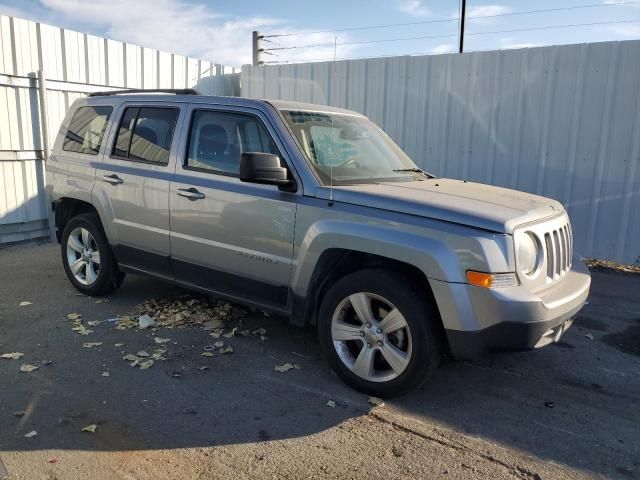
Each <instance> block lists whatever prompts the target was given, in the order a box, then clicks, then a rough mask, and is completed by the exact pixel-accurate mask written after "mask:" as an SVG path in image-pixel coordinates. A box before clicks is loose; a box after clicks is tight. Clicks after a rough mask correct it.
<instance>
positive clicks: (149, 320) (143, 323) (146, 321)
mask: <svg viewBox="0 0 640 480" xmlns="http://www.w3.org/2000/svg"><path fill="white" fill-rule="evenodd" d="M155 325H156V321H155V320H154V319H153V317H150V316H149V315H147V314H144V315H140V316H139V317H138V326H139V327H140V329H141V330H144V329H145V328H149V327H154V326H155Z"/></svg>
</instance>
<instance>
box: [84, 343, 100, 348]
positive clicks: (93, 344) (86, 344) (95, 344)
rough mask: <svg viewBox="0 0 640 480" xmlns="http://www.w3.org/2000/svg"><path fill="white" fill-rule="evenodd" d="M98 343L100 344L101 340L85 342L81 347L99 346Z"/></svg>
mask: <svg viewBox="0 0 640 480" xmlns="http://www.w3.org/2000/svg"><path fill="white" fill-rule="evenodd" d="M100 345H102V342H87V343H83V344H82V346H83V348H93V347H99V346H100Z"/></svg>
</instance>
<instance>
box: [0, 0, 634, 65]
mask: <svg viewBox="0 0 640 480" xmlns="http://www.w3.org/2000/svg"><path fill="white" fill-rule="evenodd" d="M621 3H624V4H621ZM548 9H556V11H547V12H538V13H524V12H531V11H533V10H536V11H539V10H548ZM558 9H565V10H558ZM0 14H3V15H12V16H16V17H21V18H26V19H29V20H36V21H41V22H44V23H49V24H52V25H56V26H60V27H64V28H68V29H72V30H77V31H81V32H87V33H91V34H94V35H100V36H105V37H109V38H112V39H114V40H121V41H126V42H129V43H134V44H137V45H142V46H145V47H153V48H158V49H161V50H165V51H169V52H173V53H179V54H183V55H189V56H192V57H196V58H202V59H207V60H211V61H214V62H215V63H221V64H224V65H230V66H241V65H243V64H247V63H251V32H252V31H253V30H259V31H260V33H261V34H263V35H265V36H266V38H265V40H264V41H263V43H262V46H263V47H264V48H272V49H275V48H285V49H283V50H271V51H269V52H268V53H269V54H265V55H264V60H265V61H266V62H283V63H284V62H287V63H289V62H304V61H316V60H331V59H333V58H334V50H335V57H336V58H337V59H341V58H365V57H375V56H386V55H408V54H411V55H417V54H442V53H448V52H453V51H457V48H458V38H457V35H458V29H459V20H458V18H459V1H458V0H377V1H373V0H369V1H365V0H349V1H347V0H321V1H315V2H311V1H303V0H271V1H264V0H262V1H256V0H134V1H127V0H0ZM473 17H486V18H473ZM613 22H616V23H613ZM398 24H401V25H398ZM578 24H590V25H581V26H573V27H569V26H567V25H578ZM361 27H367V28H361ZM368 27H376V28H368ZM543 27H544V28H543ZM547 27H562V28H547ZM347 29H348V30H347ZM327 30H341V31H331V32H327ZM466 33H467V35H465V51H477V50H497V49H507V48H526V47H535V46H542V45H559V44H568V43H583V42H601V41H609V40H631V39H640V0H638V1H633V0H537V1H535V2H533V1H527V0H505V1H499V0H495V1H491V0H490V1H479V0H467V22H466ZM281 34H286V35H284V36H277V37H269V35H281ZM416 37H419V38H416ZM428 37H430V38H428ZM334 46H335V47H334ZM290 47H296V48H290Z"/></svg>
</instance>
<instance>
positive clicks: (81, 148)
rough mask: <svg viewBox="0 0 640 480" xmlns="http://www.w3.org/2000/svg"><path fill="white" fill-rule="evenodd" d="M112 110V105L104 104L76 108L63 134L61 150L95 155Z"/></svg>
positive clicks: (98, 149)
mask: <svg viewBox="0 0 640 480" xmlns="http://www.w3.org/2000/svg"><path fill="white" fill-rule="evenodd" d="M112 111H113V108H112V107H106V106H96V107H80V108H79V109H78V110H76V112H75V113H74V114H73V117H72V118H71V122H70V123H69V128H68V129H67V133H66V134H65V136H64V141H63V142H62V150H65V151H67V152H77V153H88V154H89V155H97V154H98V152H99V151H100V144H101V143H102V137H103V136H104V131H105V129H106V128H107V122H108V121H109V117H111V112H112Z"/></svg>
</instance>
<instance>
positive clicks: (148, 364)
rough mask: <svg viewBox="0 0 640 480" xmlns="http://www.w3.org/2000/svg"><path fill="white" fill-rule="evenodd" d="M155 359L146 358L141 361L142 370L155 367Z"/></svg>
mask: <svg viewBox="0 0 640 480" xmlns="http://www.w3.org/2000/svg"><path fill="white" fill-rule="evenodd" d="M153 364H154V361H153V360H151V359H149V360H144V361H142V362H140V370H147V369H149V368H151V367H153Z"/></svg>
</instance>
